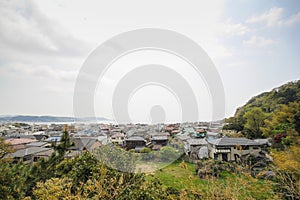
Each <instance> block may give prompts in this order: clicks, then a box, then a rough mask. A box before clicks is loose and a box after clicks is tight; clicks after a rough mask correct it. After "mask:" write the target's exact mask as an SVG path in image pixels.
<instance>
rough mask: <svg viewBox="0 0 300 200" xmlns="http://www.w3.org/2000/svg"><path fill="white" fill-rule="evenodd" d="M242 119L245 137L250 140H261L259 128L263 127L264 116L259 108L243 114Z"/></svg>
mask: <svg viewBox="0 0 300 200" xmlns="http://www.w3.org/2000/svg"><path fill="white" fill-rule="evenodd" d="M244 118H245V119H246V123H245V129H246V130H245V133H246V136H247V137H248V138H251V139H253V138H261V137H262V131H261V128H262V127H263V125H264V120H265V119H266V114H265V113H263V111H262V110H261V108H252V109H251V110H249V111H247V112H246V113H245V115H244Z"/></svg>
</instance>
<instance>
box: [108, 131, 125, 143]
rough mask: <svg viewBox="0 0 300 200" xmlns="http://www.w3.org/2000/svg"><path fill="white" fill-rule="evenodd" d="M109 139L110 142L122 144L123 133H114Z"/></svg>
mask: <svg viewBox="0 0 300 200" xmlns="http://www.w3.org/2000/svg"><path fill="white" fill-rule="evenodd" d="M110 139H111V142H112V143H114V144H119V145H123V143H124V139H125V135H124V133H121V132H119V133H115V134H113V135H112V136H111V137H110Z"/></svg>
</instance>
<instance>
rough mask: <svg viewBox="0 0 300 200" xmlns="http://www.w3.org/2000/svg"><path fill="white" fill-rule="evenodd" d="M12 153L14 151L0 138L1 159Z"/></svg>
mask: <svg viewBox="0 0 300 200" xmlns="http://www.w3.org/2000/svg"><path fill="white" fill-rule="evenodd" d="M12 152H14V151H13V149H12V148H11V147H10V146H9V144H7V143H6V142H4V140H3V138H1V137H0V159H2V158H4V157H5V156H6V155H7V154H9V153H12Z"/></svg>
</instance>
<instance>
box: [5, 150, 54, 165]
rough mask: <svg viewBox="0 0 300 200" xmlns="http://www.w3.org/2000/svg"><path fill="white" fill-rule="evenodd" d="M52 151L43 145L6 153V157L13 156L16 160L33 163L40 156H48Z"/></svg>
mask: <svg viewBox="0 0 300 200" xmlns="http://www.w3.org/2000/svg"><path fill="white" fill-rule="evenodd" d="M52 153H53V149H50V148H44V147H28V148H25V149H19V150H17V151H15V152H14V153H11V154H9V155H7V157H8V158H13V159H14V160H15V161H16V162H17V161H19V160H22V161H23V162H24V163H33V162H36V161H38V159H40V158H48V157H49V156H50V155H51V154H52Z"/></svg>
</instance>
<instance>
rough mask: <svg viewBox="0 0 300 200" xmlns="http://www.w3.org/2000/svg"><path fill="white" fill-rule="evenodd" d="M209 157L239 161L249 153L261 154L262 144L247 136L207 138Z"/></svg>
mask: <svg viewBox="0 0 300 200" xmlns="http://www.w3.org/2000/svg"><path fill="white" fill-rule="evenodd" d="M207 142H208V153H209V157H210V158H213V159H215V160H221V161H238V160H240V159H241V158H242V157H244V156H247V155H254V156H259V155H260V152H261V145H260V144H259V143H258V142H255V141H253V140H249V139H247V138H225V137H223V138H219V139H212V140H207Z"/></svg>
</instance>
